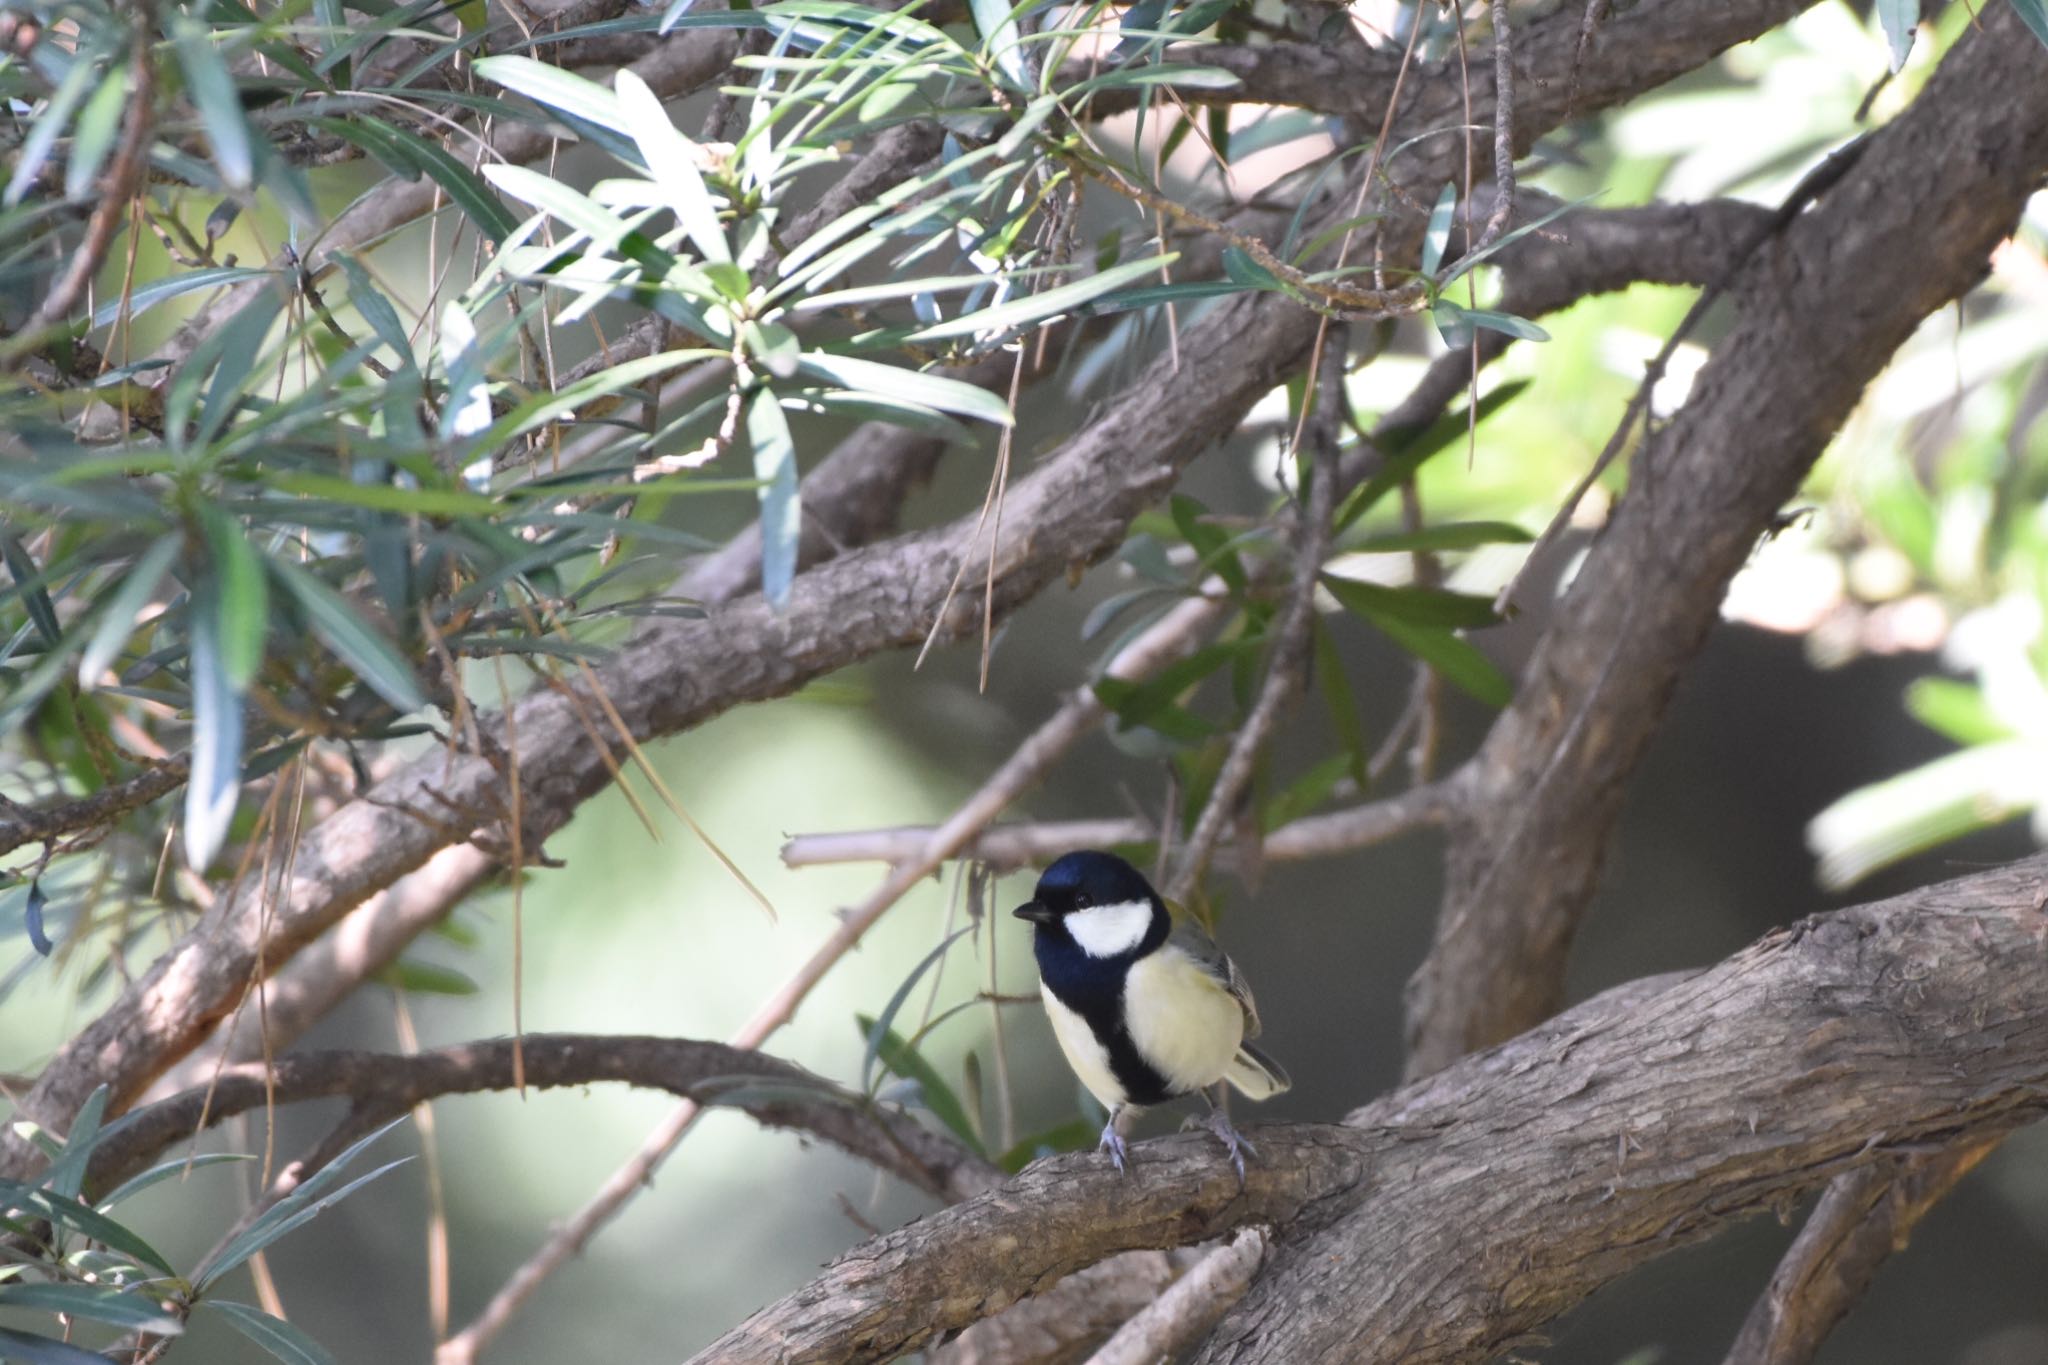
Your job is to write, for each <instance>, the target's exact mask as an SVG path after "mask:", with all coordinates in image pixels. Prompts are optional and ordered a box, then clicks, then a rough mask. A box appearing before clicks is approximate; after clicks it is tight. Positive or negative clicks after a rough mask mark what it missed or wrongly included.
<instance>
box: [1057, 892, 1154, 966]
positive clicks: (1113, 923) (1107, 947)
mask: <svg viewBox="0 0 2048 1365" xmlns="http://www.w3.org/2000/svg"><path fill="white" fill-rule="evenodd" d="M1151 927H1152V902H1150V901H1119V902H1118V903H1117V904H1115V905H1091V906H1089V907H1088V908H1087V909H1086V910H1076V911H1074V912H1073V913H1072V914H1070V915H1068V916H1067V932H1068V933H1069V934H1072V935H1073V936H1074V942H1076V943H1078V944H1080V945H1081V951H1082V952H1084V953H1086V954H1088V956H1090V957H1116V956H1118V955H1120V954H1122V953H1128V952H1129V951H1131V949H1133V948H1135V947H1137V946H1138V944H1139V943H1140V942H1142V941H1143V940H1144V937H1145V931H1146V930H1147V929H1150V928H1151Z"/></svg>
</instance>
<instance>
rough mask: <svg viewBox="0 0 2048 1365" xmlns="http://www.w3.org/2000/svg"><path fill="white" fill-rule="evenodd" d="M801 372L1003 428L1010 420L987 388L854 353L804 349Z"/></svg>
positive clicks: (1004, 407)
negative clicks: (863, 357) (887, 363)
mask: <svg viewBox="0 0 2048 1365" xmlns="http://www.w3.org/2000/svg"><path fill="white" fill-rule="evenodd" d="M797 368H798V369H799V370H800V371H802V372H803V373H804V374H807V375H810V376H811V377H813V378H815V379H822V380H825V381H826V382H828V383H832V384H837V385H840V386H841V387H843V388H847V389H851V390H853V391H854V392H856V393H859V392H862V391H867V392H872V393H875V394H879V395H880V396H882V397H884V398H893V399H896V400H898V401H900V402H905V403H915V404H917V405H918V406H919V407H926V408H937V409H938V410H939V411H940V412H953V413H958V414H959V415H960V416H962V417H978V418H980V419H981V420H982V421H984V422H993V423H995V424H996V425H997V426H1002V427H1006V426H1009V425H1010V423H1011V420H1012V419H1011V417H1010V406H1009V404H1007V403H1005V402H1004V401H1003V400H1002V399H1001V398H1000V397H998V396H997V395H995V394H993V393H990V392H989V391H988V390H987V389H980V388H976V387H975V386H974V385H972V384H965V383H962V382H961V381H960V380H957V379H947V378H946V377H945V376H943V375H936V374H926V373H924V372H923V371H920V370H906V369H903V368H901V367H899V366H895V365H884V364H881V363H879V362H877V361H873V360H862V359H860V358H859V357H858V356H850V355H834V354H832V353H831V352H829V351H806V352H804V354H803V355H802V356H801V357H800V358H799V359H798V361H797Z"/></svg>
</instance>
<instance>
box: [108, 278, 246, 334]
mask: <svg viewBox="0 0 2048 1365" xmlns="http://www.w3.org/2000/svg"><path fill="white" fill-rule="evenodd" d="M270 273H271V272H270V271H268V270H257V269H255V268H253V267H250V266H241V265H215V266H207V267H206V268H205V269H203V270H188V271H186V272H185V273H184V274H182V275H172V276H170V277H168V278H166V279H161V280H154V281H152V282H151V283H149V284H145V285H142V286H141V287H139V288H137V289H136V290H135V291H134V292H132V293H131V294H129V295H128V297H127V298H126V299H125V300H124V299H119V298H116V299H113V300H111V301H109V302H107V303H104V304H102V305H100V308H99V310H98V311H97V312H95V313H94V314H93V315H92V325H93V326H95V327H104V326H106V325H107V324H108V323H110V322H112V321H113V320H114V319H115V318H117V317H119V316H121V307H122V304H123V303H124V302H125V303H126V305H127V308H128V316H129V317H131V318H133V317H140V316H141V315H142V314H143V313H145V312H147V311H149V310H150V309H151V308H154V307H155V306H156V305H157V304H159V303H162V302H164V300H166V299H174V298H177V297H178V296H179V295H180V294H189V293H191V292H192V291H193V290H195V289H212V288H214V287H215V286H217V285H223V284H236V283H239V282H240V281H242V280H256V279H261V278H263V277H264V276H265V275H268V274H270Z"/></svg>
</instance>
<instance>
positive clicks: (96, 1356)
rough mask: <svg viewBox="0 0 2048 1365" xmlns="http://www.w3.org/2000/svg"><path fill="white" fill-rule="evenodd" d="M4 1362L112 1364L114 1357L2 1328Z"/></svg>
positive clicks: (0, 1339)
mask: <svg viewBox="0 0 2048 1365" xmlns="http://www.w3.org/2000/svg"><path fill="white" fill-rule="evenodd" d="M0 1360H11V1361H15V1362H17V1365H111V1358H110V1357H107V1356H103V1355H101V1354H100V1353H99V1352H97V1351H88V1350H86V1349H85V1348H84V1347H82V1346H73V1345H71V1344H69V1343H68V1342H62V1341H56V1340H53V1339H52V1338H50V1337H39V1336H37V1335H36V1334H35V1333H33V1332H17V1331H15V1330H13V1329H12V1328H9V1327H0Z"/></svg>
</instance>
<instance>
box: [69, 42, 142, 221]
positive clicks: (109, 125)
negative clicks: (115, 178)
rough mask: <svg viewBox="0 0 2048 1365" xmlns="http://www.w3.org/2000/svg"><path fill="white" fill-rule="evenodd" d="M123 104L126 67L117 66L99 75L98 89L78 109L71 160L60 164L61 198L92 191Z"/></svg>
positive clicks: (81, 195)
mask: <svg viewBox="0 0 2048 1365" xmlns="http://www.w3.org/2000/svg"><path fill="white" fill-rule="evenodd" d="M127 107H128V68H127V66H125V65H118V66H115V67H113V68H112V69H110V70H109V71H108V72H107V74H106V75H105V76H103V77H101V78H100V85H99V89H97V90H95V91H93V92H92V98H91V99H89V100H87V101H86V102H85V108H83V109H81V110H79V113H78V127H77V129H76V130H75V131H74V132H73V133H72V135H71V160H70V161H69V162H68V163H66V165H65V167H64V197H65V198H67V199H83V198H85V197H86V196H87V195H88V194H90V193H92V187H93V183H94V182H95V181H97V180H98V179H99V175H100V167H101V166H103V165H105V164H106V160H107V153H108V152H110V151H112V150H113V147H114V135H115V134H116V133H117V132H119V131H120V128H121V115H122V114H123V113H124V112H125V111H126V110H127Z"/></svg>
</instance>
